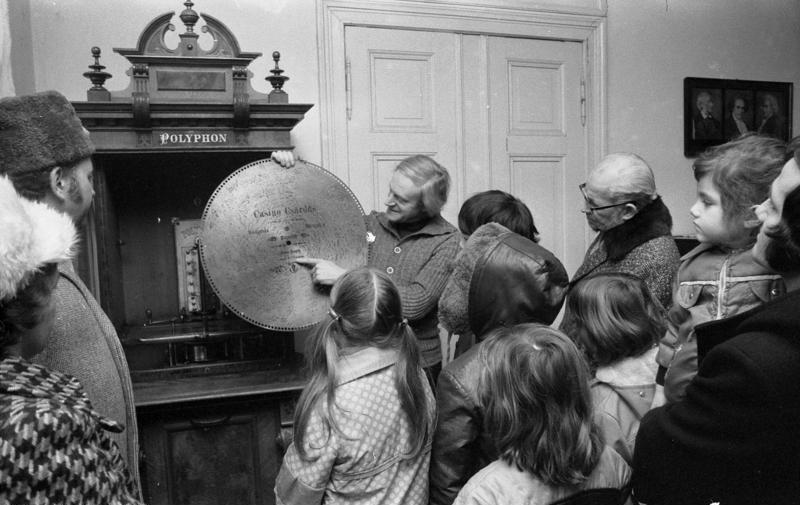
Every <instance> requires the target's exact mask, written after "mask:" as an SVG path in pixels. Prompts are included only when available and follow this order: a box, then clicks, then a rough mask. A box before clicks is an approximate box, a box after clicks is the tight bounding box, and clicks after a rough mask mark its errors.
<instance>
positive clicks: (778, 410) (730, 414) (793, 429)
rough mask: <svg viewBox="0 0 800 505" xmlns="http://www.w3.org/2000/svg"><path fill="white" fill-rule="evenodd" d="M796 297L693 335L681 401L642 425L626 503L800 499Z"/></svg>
mask: <svg viewBox="0 0 800 505" xmlns="http://www.w3.org/2000/svg"><path fill="white" fill-rule="evenodd" d="M798 307H800V291H793V292H790V293H788V294H787V295H785V296H783V297H780V298H777V299H775V300H773V301H771V302H767V303H765V304H764V305H762V306H760V307H756V308H755V309H752V310H750V311H747V312H744V313H742V314H738V315H736V316H733V317H730V318H728V319H722V320H720V321H712V322H708V323H704V324H702V325H700V326H698V327H697V328H696V332H697V344H698V351H699V364H700V367H699V370H698V372H697V375H696V376H695V377H694V379H692V381H691V382H690V383H689V386H688V387H687V388H686V397H685V399H683V400H681V401H678V402H675V403H671V404H667V405H665V406H663V407H659V408H656V409H653V410H652V411H650V412H649V413H648V414H647V415H645V417H644V418H643V419H642V422H641V425H640V426H639V433H638V435H637V437H636V450H635V452H634V456H633V471H634V475H633V486H634V495H635V497H636V498H637V499H638V500H640V501H642V502H645V503H648V504H655V505H657V504H688V505H691V504H694V503H702V504H703V505H707V504H709V503H712V502H720V503H722V504H725V505H731V504H733V505H736V504H752V503H795V502H796V500H797V497H798V496H800V311H798Z"/></svg>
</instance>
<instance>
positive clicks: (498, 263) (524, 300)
mask: <svg viewBox="0 0 800 505" xmlns="http://www.w3.org/2000/svg"><path fill="white" fill-rule="evenodd" d="M487 232H489V233H487ZM466 248H478V249H479V250H482V251H483V252H482V253H481V254H479V255H478V260H477V262H476V264H475V269H474V271H473V274H472V279H471V281H470V286H469V303H468V305H469V307H468V312H469V322H470V328H471V329H472V331H473V332H474V333H475V335H478V336H479V337H478V340H479V341H480V340H482V339H481V337H482V336H485V335H486V333H487V332H488V331H490V330H491V329H493V328H495V327H499V326H513V325H515V324H519V323H524V322H539V323H544V324H550V323H552V322H553V320H554V319H555V317H556V315H557V314H558V311H559V310H561V305H562V304H563V302H564V294H565V292H566V287H567V280H568V278H567V272H566V270H565V269H564V266H563V265H562V264H561V262H560V261H559V260H558V259H557V258H556V257H555V256H553V254H552V253H551V252H550V251H548V250H547V249H544V248H543V247H541V246H539V245H537V244H535V243H533V242H531V241H530V240H528V239H526V238H524V237H522V236H520V235H517V234H516V233H512V232H511V231H509V230H508V229H506V228H504V227H502V226H500V225H498V224H495V223H490V224H486V225H484V226H482V227H481V228H478V230H476V232H475V233H473V235H472V236H471V237H470V240H469V241H468V242H467V244H466V246H465V249H466ZM478 352H479V346H478V345H476V346H473V347H472V348H471V349H469V350H468V351H467V352H466V353H464V354H462V355H461V356H459V357H458V358H457V359H456V360H454V361H453V362H452V363H450V364H448V365H447V366H446V367H445V368H444V370H443V371H442V373H441V374H440V375H439V382H438V386H437V391H438V393H437V397H436V402H437V406H438V408H439V417H438V421H437V426H436V433H435V435H434V441H433V452H432V455H431V474H430V486H431V487H430V491H431V492H430V495H431V496H430V499H431V504H435V505H439V504H450V503H452V502H453V500H454V499H455V497H456V495H457V494H458V492H459V490H460V489H461V487H463V486H464V484H466V482H467V481H468V480H469V478H470V477H472V476H473V475H474V474H475V473H477V472H478V471H479V470H480V469H481V468H483V467H485V466H486V465H488V464H489V463H490V462H491V461H493V460H494V459H497V451H496V449H495V448H494V444H493V443H492V441H491V439H490V438H489V435H488V434H487V433H486V432H485V430H484V429H483V411H482V409H481V407H480V405H479V403H478V391H477V390H478V377H479V375H480V364H479V362H478Z"/></svg>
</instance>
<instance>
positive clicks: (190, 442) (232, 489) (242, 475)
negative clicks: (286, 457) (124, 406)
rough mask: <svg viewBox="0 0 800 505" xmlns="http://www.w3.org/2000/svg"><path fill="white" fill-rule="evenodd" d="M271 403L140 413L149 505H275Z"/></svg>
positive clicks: (275, 428)
mask: <svg viewBox="0 0 800 505" xmlns="http://www.w3.org/2000/svg"><path fill="white" fill-rule="evenodd" d="M279 408H280V407H279V403H278V402H277V401H259V402H212V403H207V404H203V405H201V406H199V407H194V408H189V409H185V408H176V409H174V410H162V411H158V412H150V413H146V412H145V413H140V416H139V427H140V433H141V438H142V441H141V442H142V444H141V445H142V448H143V451H144V464H143V475H142V480H143V488H144V494H145V501H146V502H147V503H148V504H150V505H160V504H171V505H190V504H191V505H225V504H231V505H233V504H235V505H243V504H253V505H255V504H259V505H261V504H265V503H267V504H273V503H275V495H274V491H273V489H274V486H275V477H276V476H277V473H278V469H279V467H280V463H281V457H282V455H281V453H280V450H279V448H278V446H277V444H276V437H277V435H278V433H279V430H280V410H279Z"/></svg>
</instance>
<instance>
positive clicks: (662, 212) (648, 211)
mask: <svg viewBox="0 0 800 505" xmlns="http://www.w3.org/2000/svg"><path fill="white" fill-rule="evenodd" d="M671 233H672V216H671V215H670V213H669V209H667V206H666V205H664V202H662V201H661V197H660V196H659V197H657V198H656V199H655V200H653V201H652V202H650V204H648V205H647V206H645V207H643V208H642V210H640V211H639V212H638V213H637V214H636V215H635V216H633V217H632V218H631V219H629V220H627V221H625V222H624V223H622V224H621V225H619V226H617V227H615V228H612V229H610V230H606V231H604V232H602V234H601V243H602V244H603V247H604V248H605V250H606V256H607V258H608V259H609V261H620V260H621V259H623V258H624V257H625V256H627V254H628V253H629V252H631V251H632V250H633V249H636V248H637V247H639V246H640V245H642V244H644V243H645V242H648V241H650V240H653V239H654V238H658V237H661V236H664V235H670V234H671Z"/></svg>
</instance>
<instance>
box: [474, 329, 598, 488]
mask: <svg viewBox="0 0 800 505" xmlns="http://www.w3.org/2000/svg"><path fill="white" fill-rule="evenodd" d="M479 359H480V361H481V365H482V371H481V376H480V380H479V386H478V394H479V397H480V402H481V406H482V407H483V411H484V426H486V429H487V430H488V432H489V434H490V435H491V437H492V439H493V440H494V443H495V445H496V447H497V450H498V452H499V454H500V458H501V459H502V460H503V461H505V462H507V463H509V464H513V465H515V466H516V467H517V468H519V469H520V470H523V471H527V472H530V473H531V474H533V475H535V476H536V477H538V478H539V479H541V480H543V481H544V482H545V483H547V484H550V485H553V486H569V485H576V484H580V483H582V482H584V481H585V480H586V479H587V478H588V477H589V475H590V474H591V473H592V471H593V470H594V469H595V467H596V466H597V463H598V462H599V461H600V456H601V454H602V452H603V447H604V443H603V438H602V435H601V432H600V430H599V428H598V427H597V425H595V424H594V421H593V415H592V414H593V412H592V399H591V393H590V391H589V380H590V378H591V377H590V374H589V368H588V366H587V364H586V362H585V361H584V359H583V356H581V353H580V351H578V348H577V347H576V346H575V344H574V343H573V342H572V341H571V340H570V339H569V338H568V337H567V336H566V335H564V334H563V333H561V332H560V331H557V330H555V329H552V328H550V327H548V326H543V325H539V324H532V323H529V324H521V325H517V326H514V327H512V328H506V327H500V328H498V329H496V330H494V331H493V332H491V333H490V336H489V337H488V339H487V340H486V341H484V342H483V343H482V344H481V348H480V354H479Z"/></svg>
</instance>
